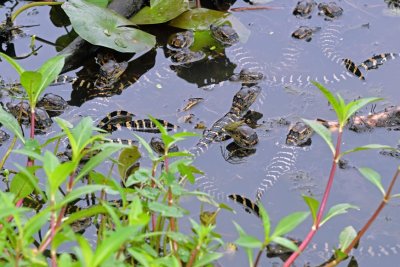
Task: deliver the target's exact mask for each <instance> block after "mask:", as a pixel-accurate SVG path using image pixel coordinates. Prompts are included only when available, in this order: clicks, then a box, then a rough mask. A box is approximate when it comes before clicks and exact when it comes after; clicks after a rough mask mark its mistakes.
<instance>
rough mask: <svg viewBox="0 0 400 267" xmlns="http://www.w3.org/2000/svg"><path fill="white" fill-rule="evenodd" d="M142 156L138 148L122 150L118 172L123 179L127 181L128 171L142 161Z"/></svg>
mask: <svg viewBox="0 0 400 267" xmlns="http://www.w3.org/2000/svg"><path fill="white" fill-rule="evenodd" d="M140 157H141V155H140V152H139V149H138V147H137V146H132V147H130V148H125V149H124V150H122V152H121V154H120V155H119V159H118V161H119V163H120V164H119V165H118V172H119V174H120V175H121V177H122V178H123V179H125V178H126V177H127V176H129V174H128V175H127V171H128V170H129V169H130V167H131V166H132V165H133V164H134V163H136V162H137V161H138V159H140Z"/></svg>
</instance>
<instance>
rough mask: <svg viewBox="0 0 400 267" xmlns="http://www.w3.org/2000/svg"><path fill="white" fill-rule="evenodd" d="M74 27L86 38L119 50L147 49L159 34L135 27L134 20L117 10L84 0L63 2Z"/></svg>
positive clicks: (139, 51) (131, 51)
mask: <svg viewBox="0 0 400 267" xmlns="http://www.w3.org/2000/svg"><path fill="white" fill-rule="evenodd" d="M62 8H63V9H64V11H65V13H67V15H68V17H69V18H70V20H71V24H72V26H73V28H74V30H75V31H76V32H77V33H78V34H79V35H80V36H81V37H82V38H83V39H85V40H86V41H88V42H89V43H91V44H94V45H100V46H105V47H108V48H111V49H114V50H117V51H118V52H125V53H144V52H147V51H149V50H150V49H151V48H153V47H154V46H155V44H156V40H155V37H154V36H153V35H151V34H148V33H146V32H143V31H140V30H137V29H135V28H133V27H134V26H135V24H134V23H132V22H131V21H129V20H127V19H126V18H124V17H122V16H120V15H119V14H117V13H116V12H114V11H112V10H110V9H107V8H102V7H98V6H96V5H93V4H90V3H87V2H84V1H81V0H70V1H68V2H64V4H63V5H62Z"/></svg>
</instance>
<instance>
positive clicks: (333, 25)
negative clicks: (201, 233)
mask: <svg viewBox="0 0 400 267" xmlns="http://www.w3.org/2000/svg"><path fill="white" fill-rule="evenodd" d="M385 2H390V1H379V2H378V3H377V2H376V1H341V2H338V4H339V5H341V6H342V7H343V9H344V14H343V16H341V17H339V18H338V19H337V20H333V21H327V20H325V19H324V18H323V17H321V16H319V15H317V13H316V11H315V12H314V13H313V14H312V18H311V19H301V18H296V17H294V16H293V15H292V14H291V13H292V10H293V6H294V5H295V3H294V2H293V1H280V2H276V3H273V4H274V5H280V6H281V7H282V9H277V10H270V11H256V12H241V13H235V16H237V17H238V18H239V19H240V20H241V22H242V23H243V24H244V25H246V26H248V27H249V29H250V30H252V35H251V37H250V39H249V41H248V42H247V43H245V44H241V45H240V46H241V47H242V48H243V50H239V49H238V48H237V47H233V48H226V51H225V52H226V53H222V54H221V55H220V56H217V57H212V58H207V59H205V60H203V61H201V62H197V63H192V64H189V65H185V66H177V65H174V64H171V61H170V59H169V58H167V52H166V47H165V44H166V41H167V39H168V36H169V35H170V34H171V33H173V32H174V31H176V29H171V28H169V27H167V26H165V25H164V26H163V27H162V28H161V27H160V28H157V29H150V32H152V33H154V34H156V35H157V41H158V47H157V48H156V49H154V50H152V51H150V52H148V53H146V54H144V55H141V56H140V57H138V58H134V59H131V58H132V55H123V54H121V55H118V54H116V55H115V58H116V61H118V62H125V61H128V66H127V68H126V70H125V71H124V73H123V74H122V75H121V76H120V77H119V80H118V82H117V83H114V84H113V85H116V87H115V88H114V87H112V88H109V91H108V92H107V93H104V91H101V92H102V93H104V95H102V96H101V97H99V95H98V93H99V91H98V89H96V87H94V86H90V87H87V88H84V87H82V86H79V84H80V83H79V82H75V83H74V84H73V85H70V84H62V85H58V86H54V87H51V88H49V90H50V91H51V92H58V93H60V94H61V95H62V96H63V97H65V98H68V97H70V100H69V104H70V105H71V106H74V107H70V109H71V110H70V111H69V112H66V113H65V114H63V115H61V117H62V118H64V119H67V120H68V119H71V117H73V114H78V115H79V116H81V115H87V114H90V115H92V116H94V117H95V118H102V117H104V116H105V115H106V114H107V113H108V112H110V111H113V110H116V109H124V110H128V111H131V112H134V113H140V114H142V115H143V116H145V115H146V114H151V115H153V116H155V117H160V118H163V119H168V120H169V121H171V122H173V123H174V124H178V125H179V126H180V127H181V129H184V130H193V128H194V123H192V124H191V123H190V122H182V121H179V120H178V118H180V117H181V116H183V115H189V113H193V115H194V116H195V118H196V122H199V121H201V122H204V123H205V124H206V126H207V127H209V126H210V125H212V123H214V122H215V121H216V120H218V119H219V118H220V117H221V116H222V115H223V114H225V113H226V112H228V110H229V107H230V105H231V102H232V97H233V95H234V94H235V92H237V91H238V90H239V88H240V84H238V83H235V82H229V81H228V80H229V78H230V77H231V76H232V74H233V73H237V72H239V71H240V70H241V69H242V68H243V67H245V64H244V63H243V62H246V60H244V59H243V61H242V60H241V59H242V58H245V57H246V58H247V57H250V56H249V55H251V57H252V59H251V60H257V61H258V62H259V64H260V65H261V66H262V67H263V68H264V70H265V72H266V76H267V79H266V81H265V82H263V83H261V84H260V85H261V86H262V88H263V98H260V99H259V100H258V102H257V103H256V104H255V105H254V106H253V107H252V109H256V110H257V111H259V112H261V113H262V114H264V118H263V120H264V123H262V126H261V127H259V128H257V133H258V135H259V139H260V142H259V144H258V145H257V146H256V150H255V149H254V150H253V149H251V150H243V149H238V148H237V147H234V145H231V144H229V143H230V141H229V140H228V141H224V142H223V143H221V144H214V145H212V146H211V147H210V149H209V150H208V151H207V152H206V154H205V155H202V156H200V157H198V158H196V161H195V165H196V166H198V167H199V168H200V169H202V170H203V171H205V172H206V173H207V176H208V178H207V180H206V182H207V186H208V189H207V190H208V191H210V192H213V194H215V195H218V194H219V195H221V196H222V199H220V200H223V201H225V200H226V196H227V195H228V194H231V193H237V194H243V195H245V196H248V197H249V198H254V197H255V193H256V189H257V187H258V186H259V184H260V181H261V180H263V179H264V178H265V177H266V168H267V166H268V164H270V163H271V159H273V158H274V157H276V155H277V154H278V153H279V152H280V151H281V150H282V147H283V144H284V141H285V136H286V134H287V132H288V125H287V124H285V123H282V124H279V123H276V124H269V121H270V119H276V120H277V121H278V120H279V119H281V118H284V119H286V120H287V121H290V122H294V121H296V120H298V119H299V118H301V117H304V118H307V119H315V118H316V117H320V118H324V119H334V117H333V113H332V111H331V110H330V107H329V106H328V105H327V103H326V100H325V99H323V98H322V96H321V95H320V94H319V93H318V92H317V90H316V89H315V88H314V87H312V86H310V85H309V84H308V80H310V79H314V78H318V81H320V82H323V83H325V82H326V83H327V87H328V88H329V89H331V90H332V91H334V92H339V93H340V94H341V95H342V96H343V97H344V98H345V99H346V101H350V100H352V99H357V98H359V97H367V96H381V97H384V98H385V101H384V102H382V103H379V104H378V107H377V110H381V109H383V108H384V107H385V106H389V105H399V104H400V103H399V102H398V100H399V99H400V93H399V90H398V83H399V82H400V80H399V75H398V70H399V67H400V61H399V60H393V61H390V62H389V61H388V62H387V63H385V65H383V66H381V67H380V68H379V69H377V70H371V71H368V73H367V74H366V81H365V82H362V81H360V80H359V79H357V78H356V77H352V76H351V75H349V74H348V73H347V74H346V72H347V71H346V70H345V69H344V67H343V66H342V65H340V64H336V63H335V62H334V61H335V59H332V58H333V55H334V54H335V53H337V54H338V55H340V56H341V57H343V58H351V59H352V60H354V61H355V62H357V63H361V62H362V61H363V60H365V59H367V58H369V57H371V56H372V55H374V54H379V53H388V52H394V53H398V52H400V51H399V46H398V44H399V43H400V39H399V38H400V37H399V36H400V23H399V22H400V17H399V16H395V15H393V14H391V16H387V12H386V11H387V10H388V8H387V4H386V3H385ZM2 3H4V4H5V6H6V7H8V8H11V7H12V6H13V5H14V4H15V3H18V2H14V1H2V2H0V4H2ZM388 4H389V3H388ZM236 5H237V6H240V5H242V3H237V4H236ZM236 5H235V6H236ZM390 5H392V6H394V4H393V3H392V2H390ZM48 10H49V9H48V8H41V9H38V10H37V12H38V13H39V14H42V13H43V14H47V13H46V12H47V11H48ZM5 12H6V10H5V9H4V10H0V14H1V15H2V17H4V14H5ZM46 17H47V16H41V15H40V16H39V15H34V14H28V15H26V16H23V17H21V22H20V23H21V25H22V24H23V25H25V24H26V25H28V24H37V23H40V24H41V26H40V27H38V31H39V32H40V33H41V35H43V36H45V35H44V34H45V32H46V29H43V28H46V27H48V24H50V23H51V22H50V21H48V18H46ZM42 20H44V21H42ZM366 23H369V28H366V27H361V26H362V25H365V24H366ZM303 25H309V26H312V27H321V28H322V29H321V30H320V31H318V32H315V33H314V35H313V38H312V40H311V41H310V42H305V41H303V40H295V39H293V38H291V34H292V32H293V31H294V30H295V29H297V28H298V27H299V26H303ZM48 28H49V27H48ZM67 29H68V30H67V31H66V30H65V29H64V28H57V29H52V30H51V32H49V33H48V36H46V38H48V39H49V40H57V38H58V37H60V36H63V35H65V34H67V33H68V32H70V28H68V27H67ZM27 32H28V33H29V34H32V33H34V32H35V30H34V29H29V31H28V30H27ZM329 38H332V39H329ZM331 42H333V43H334V44H335V45H334V46H333V47H331V46H330V43H331ZM335 42H337V43H335ZM28 43H29V38H28V37H18V38H17V39H16V40H15V41H13V42H11V43H9V44H7V45H5V46H2V48H1V49H2V50H3V51H5V52H6V53H8V54H10V55H18V54H19V53H20V51H24V53H25V52H29V51H27V49H26V47H28V46H29V45H27V44H28ZM53 43H55V41H54V42H53ZM333 48H334V49H335V50H330V49H333ZM324 49H325V52H324ZM236 51H240V53H243V56H241V55H238V53H239V52H236ZM243 51H250V53H249V55H248V54H244V52H243ZM329 52H331V54H329ZM55 53H56V51H55V49H54V48H53V47H52V46H51V45H49V44H44V47H43V48H42V49H41V50H40V51H39V54H38V56H37V57H30V58H28V59H25V60H23V61H22V65H24V64H25V63H26V64H27V65H29V66H34V67H33V68H36V67H37V65H38V64H39V62H43V61H44V60H45V59H47V58H48V57H49V54H55ZM82 65H83V66H82V67H81V68H80V69H79V70H78V71H77V72H76V73H73V72H69V73H67V75H70V76H72V77H78V80H79V79H81V80H85V81H86V82H90V83H91V84H94V83H95V81H96V78H95V76H96V74H97V73H98V71H99V65H98V64H97V63H96V59H95V58H94V57H92V58H89V60H88V61H87V62H82ZM0 67H1V70H2V72H1V73H0V75H1V77H2V78H6V77H7V78H10V77H14V78H15V74H14V73H13V72H12V71H11V70H10V69H9V68H8V67H7V66H6V64H5V63H4V62H1V63H0ZM343 73H345V74H343ZM333 74H335V75H333ZM342 74H343V76H341V75H342ZM13 75H14V76H13ZM207 89H214V90H207ZM191 97H199V98H200V97H201V98H204V99H205V101H204V102H201V103H200V104H198V105H196V106H195V107H194V108H193V109H191V110H190V111H188V112H182V111H178V110H180V109H181V107H182V103H184V102H185V100H187V99H189V98H191ZM1 101H2V102H4V103H6V102H8V101H9V99H8V98H7V96H4V97H3V98H2V99H1ZM90 109H92V110H90ZM370 109H371V107H370V106H368V107H367V108H366V109H363V110H362V111H361V112H362V113H363V114H367V113H368V112H369V111H370ZM91 111H93V112H92V113H90V112H91ZM52 131H54V130H50V132H52ZM197 132H198V133H201V132H202V130H197ZM149 136H152V135H146V138H148V137H149ZM312 139H313V141H312V145H311V147H310V148H298V149H295V150H293V151H294V152H293V153H295V154H296V162H295V164H293V166H291V170H290V171H288V172H286V173H284V174H283V175H282V176H281V177H279V179H278V181H276V182H274V184H273V186H271V188H269V189H268V190H267V191H266V193H265V194H264V196H263V198H262V199H261V200H262V203H263V205H264V206H265V207H266V208H267V210H268V212H269V214H270V217H271V218H273V225H275V224H276V222H277V220H278V218H282V217H283V216H285V215H287V214H288V213H290V212H294V211H298V210H306V206H305V205H304V203H303V201H302V198H301V194H307V195H312V196H316V197H317V198H320V197H321V194H322V189H321V188H323V187H324V186H325V182H326V179H327V175H328V173H327V172H328V170H329V168H330V164H331V160H330V151H329V149H328V148H327V147H326V145H325V144H324V143H323V141H321V140H320V138H318V137H317V136H313V137H312ZM398 141H399V135H398V132H396V131H387V130H385V129H374V130H373V131H370V132H364V133H353V132H350V131H346V132H345V137H344V144H343V146H344V148H343V149H350V148H351V147H354V146H361V145H364V144H369V143H382V144H387V145H391V146H395V145H396V144H397V143H398ZM194 143H196V140H190V141H186V142H185V143H184V144H183V146H185V147H186V148H190V147H191V146H192V145H193V144H194ZM5 147H7V146H6V145H5V146H1V147H0V152H2V153H4V152H5V149H6V148H5ZM346 159H348V160H349V163H350V165H352V166H355V167H363V166H368V167H371V168H373V169H376V170H377V171H378V172H379V173H381V175H382V177H383V178H384V184H385V185H386V184H387V183H388V179H389V177H391V176H392V174H393V173H394V170H395V169H396V167H397V166H398V159H395V158H392V157H384V156H382V155H380V154H379V153H378V152H376V151H375V152H373V151H371V152H366V153H363V154H361V153H360V154H355V155H351V156H349V157H348V158H346ZM17 161H18V160H17ZM10 168H11V167H10ZM207 190H206V191H207ZM379 200H380V195H379V192H377V190H375V188H373V187H372V186H370V185H369V184H368V183H367V182H366V181H364V180H363V179H362V178H361V176H360V174H359V173H358V171H357V170H356V169H355V168H350V169H346V170H339V171H338V173H337V177H336V181H335V185H334V191H333V194H332V199H331V202H330V203H329V204H331V205H333V204H336V203H343V202H349V203H352V204H354V205H357V206H359V207H360V211H351V212H350V213H349V214H346V215H343V216H342V217H338V218H336V219H335V220H334V221H332V222H331V223H328V224H327V225H326V226H324V227H323V228H322V229H321V232H320V233H319V234H318V236H317V237H316V238H315V240H314V241H315V243H316V248H310V249H309V250H307V251H306V253H305V254H304V255H302V257H301V259H300V260H299V261H298V266H303V265H306V264H307V263H310V262H311V266H315V265H316V264H317V263H322V262H324V261H325V260H327V258H329V255H328V254H329V253H327V252H326V250H329V248H326V247H325V242H328V243H329V247H334V246H335V245H337V243H338V241H337V239H338V235H339V233H340V231H341V230H342V229H343V228H344V227H346V226H348V225H353V226H354V227H355V228H356V229H358V228H359V227H361V226H362V224H363V223H364V222H365V221H366V219H367V218H368V216H369V215H370V213H371V211H372V209H373V208H375V206H376V205H377V204H378V202H379ZM83 202H85V201H83ZM81 204H82V203H81ZM89 204H92V203H89ZM186 204H187V206H188V209H190V210H191V211H193V214H196V211H197V210H198V207H197V206H196V205H197V204H193V203H191V202H188V203H185V205H186ZM86 205H88V204H87V203H83V204H82V206H83V207H84V206H86ZM230 205H231V206H232V207H234V209H235V210H236V212H237V214H231V213H227V212H226V213H223V214H222V216H221V217H219V218H218V226H217V227H218V228H217V230H219V231H220V232H221V234H222V235H223V236H224V237H225V238H226V239H227V241H233V240H235V239H236V230H235V229H234V227H233V224H232V221H233V220H234V221H237V222H238V223H239V224H240V225H242V226H243V227H244V228H245V230H246V231H247V232H248V233H249V234H252V235H254V236H262V234H263V229H262V226H261V223H260V221H259V219H258V218H257V217H256V216H253V215H252V214H248V213H246V212H245V211H244V210H242V209H241V208H240V207H239V206H238V205H236V204H234V203H230ZM399 222H400V213H399V212H398V206H397V204H392V205H390V206H389V207H388V208H387V209H385V211H384V214H383V217H382V218H381V219H379V220H378V221H377V223H376V225H374V226H373V228H372V229H371V231H370V232H369V233H368V234H367V236H366V237H365V239H364V240H362V242H361V244H360V248H361V247H362V249H359V252H357V251H356V252H355V253H354V254H355V256H356V259H357V261H358V264H359V266H364V267H365V266H377V265H378V264H381V265H383V264H384V265H385V266H394V265H395V264H394V262H396V260H397V259H398V257H399V255H400V231H399V229H400V228H399V226H400V223H399ZM308 225H310V220H309V221H308V224H307V223H306V224H305V225H303V226H302V227H300V228H299V229H298V230H296V232H295V233H294V234H293V235H294V236H296V237H298V238H301V237H303V236H304V234H305V233H306V232H307V231H308V228H309V226H308ZM86 231H87V232H86V234H88V236H91V234H93V233H94V231H96V229H95V228H94V226H92V227H90V228H88V229H87V230H86ZM321 247H322V248H321ZM386 254H388V255H386ZM221 264H222V265H223V266H245V265H246V264H247V260H246V256H245V253H244V252H243V251H239V252H238V253H237V255H235V256H234V259H230V258H229V257H227V258H224V260H222V261H221ZM273 264H275V266H279V265H280V264H281V261H280V260H279V259H275V258H274V259H267V258H266V257H264V258H263V261H262V266H270V265H273ZM308 266H310V265H308Z"/></svg>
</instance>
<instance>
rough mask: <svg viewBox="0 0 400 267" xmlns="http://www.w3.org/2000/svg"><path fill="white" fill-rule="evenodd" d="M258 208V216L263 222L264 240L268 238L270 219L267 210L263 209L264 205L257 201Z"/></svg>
mask: <svg viewBox="0 0 400 267" xmlns="http://www.w3.org/2000/svg"><path fill="white" fill-rule="evenodd" d="M258 208H259V212H260V217H261V220H262V223H263V227H264V240H267V239H269V234H270V233H271V220H270V219H269V215H268V213H267V211H266V210H265V208H264V206H263V205H262V204H261V202H260V203H258Z"/></svg>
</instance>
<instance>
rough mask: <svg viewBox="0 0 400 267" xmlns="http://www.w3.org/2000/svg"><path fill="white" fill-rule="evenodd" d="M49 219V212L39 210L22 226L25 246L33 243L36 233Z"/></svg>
mask: <svg viewBox="0 0 400 267" xmlns="http://www.w3.org/2000/svg"><path fill="white" fill-rule="evenodd" d="M49 218H50V210H41V211H40V212H39V213H37V214H35V215H33V217H30V218H29V220H28V221H27V222H26V223H25V225H24V238H25V240H26V243H27V244H29V243H30V242H32V241H33V238H34V236H35V235H36V233H37V232H38V231H39V230H40V229H41V228H42V227H44V226H45V225H46V224H47V222H48V219H49Z"/></svg>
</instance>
